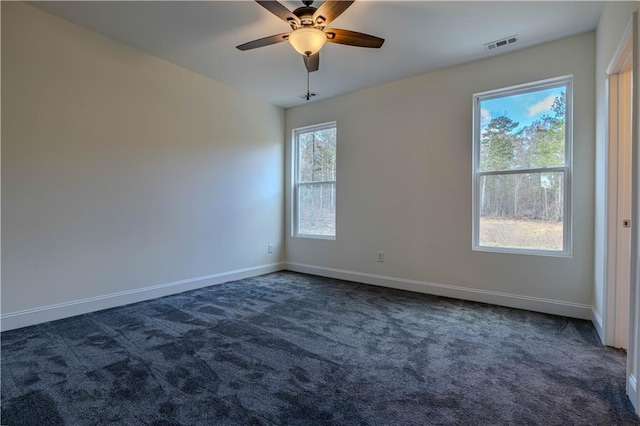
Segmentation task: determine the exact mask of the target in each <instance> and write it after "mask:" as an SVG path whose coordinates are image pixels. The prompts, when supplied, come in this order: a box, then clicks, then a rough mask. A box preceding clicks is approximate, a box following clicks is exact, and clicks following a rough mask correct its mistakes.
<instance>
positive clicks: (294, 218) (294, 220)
mask: <svg viewBox="0 0 640 426" xmlns="http://www.w3.org/2000/svg"><path fill="white" fill-rule="evenodd" d="M331 128H335V129H336V139H337V133H338V125H337V122H335V121H330V122H328V123H322V124H315V125H312V126H305V127H298V128H296V129H293V131H292V137H291V154H292V160H293V161H292V165H293V167H292V168H291V182H292V185H291V192H292V194H293V196H292V197H291V236H292V237H294V238H309V239H316V240H335V239H336V236H337V235H338V218H337V212H338V200H337V193H338V180H337V173H336V180H329V181H317V182H302V183H299V182H298V169H299V164H298V162H299V158H298V134H300V133H307V132H309V131H318V130H325V129H331ZM337 149H338V148H337V142H336V151H337ZM336 156H337V152H336ZM336 164H337V159H336ZM329 183H332V184H333V185H334V186H335V188H336V200H335V203H336V218H335V222H336V232H335V235H318V234H301V233H299V232H298V229H299V228H300V227H299V216H298V206H299V205H300V204H299V202H298V197H299V195H300V191H299V190H298V188H299V187H300V186H309V185H320V184H329Z"/></svg>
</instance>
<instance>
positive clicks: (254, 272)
mask: <svg viewBox="0 0 640 426" xmlns="http://www.w3.org/2000/svg"><path fill="white" fill-rule="evenodd" d="M283 269H285V263H284V262H278V263H271V264H267V265H260V266H254V267H250V268H243V269H236V270H234V271H227V272H221V273H218V274H212V275H206V276H203V277H196V278H189V279H186V280H181V281H175V282H171V283H165V284H158V285H153V286H150V287H144V288H138V289H135V290H127V291H121V292H118V293H112V294H105V295H102V296H96V297H90V298H87V299H81V300H72V301H70V302H64V303H58V304H55V305H48V306H42V307H38V308H33V309H25V310H23V311H17V312H10V313H8V314H2V315H1V316H0V330H2V331H7V330H13V329H15V328H21V327H27V326H30V325H35V324H40V323H43V322H47V321H54V320H58V319H62V318H67V317H72V316H75V315H81V314H86V313H89V312H95V311H100V310H103V309H109V308H115V307H117V306H123V305H128V304H130V303H137V302H142V301H145V300H150V299H155V298H158V297H163V296H168V295H171V294H176V293H182V292H184V291H189V290H195V289H198V288H202V287H208V286H211V285H216V284H222V283H226V282H229V281H235V280H240V279H243V278H250V277H255V276H258V275H263V274H268V273H270V272H276V271H281V270H283Z"/></svg>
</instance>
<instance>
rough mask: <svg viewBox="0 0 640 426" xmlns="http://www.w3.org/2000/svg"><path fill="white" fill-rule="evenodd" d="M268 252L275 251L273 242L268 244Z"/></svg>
mask: <svg viewBox="0 0 640 426" xmlns="http://www.w3.org/2000/svg"><path fill="white" fill-rule="evenodd" d="M267 253H273V244H267Z"/></svg>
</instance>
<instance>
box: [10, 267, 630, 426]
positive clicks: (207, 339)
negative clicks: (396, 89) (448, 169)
mask: <svg viewBox="0 0 640 426" xmlns="http://www.w3.org/2000/svg"><path fill="white" fill-rule="evenodd" d="M1 337H2V352H1V356H2V416H1V417H2V424H6V425H12V426H13V425H25V424H29V425H38V426H43V425H58V424H66V425H73V426H75V425H100V424H122V425H158V426H160V425H234V424H237V425H252V424H266V425H270V424H277V425H279V424H287V425H314V424H322V425H324V424H327V425H328V424H345V425H366V424H369V425H442V424H464V425H497V424H509V425H511V424H514V425H523V424H536V425H612V424H615V425H640V420H639V419H638V417H637V416H635V415H634V414H633V410H632V407H631V404H630V402H629V400H628V398H627V397H626V395H625V390H624V376H625V354H624V353H623V352H621V351H617V350H614V349H611V348H607V347H604V346H602V345H600V344H599V343H598V341H597V338H596V334H595V330H594V329H593V326H592V325H591V324H590V323H589V322H587V321H580V320H573V319H568V318H563V317H556V316H551V315H543V314H536V313H532V312H527V311H519V310H514V309H508V308H501V307H495V306H489V305H483V304H478V303H471V302H463V301H458V300H452V299H445V298H438V297H433V296H426V295H420V294H415V293H409V292H403V291H397V290H391V289H385V288H378V287H373V286H366V285H360V284H355V283H350V282H344V281H339V280H331V279H325V278H319V277H313V276H309V275H302V274H296V273H291V272H279V273H274V274H269V275H265V276H261V277H256V278H251V279H246V280H241V281H236V282H231V283H227V284H223V285H219V286H213V287H209V288H205V289H200V290H196V291H192V292H189V293H183V294H180V295H176V296H169V297H165V298H162V299H156V300H153V301H149V302H143V303H138V304H135V305H129V306H125V307H121V308H115V309H111V310H107V311H102V312H97V313H93V314H88V315H83V316H79V317H75V318H70V319H65V320H60V321H55V322H51V323H46V324H42V325H38V326H33V327H28V328H23V329H19V330H14V331H9V332H5V333H2V336H1Z"/></svg>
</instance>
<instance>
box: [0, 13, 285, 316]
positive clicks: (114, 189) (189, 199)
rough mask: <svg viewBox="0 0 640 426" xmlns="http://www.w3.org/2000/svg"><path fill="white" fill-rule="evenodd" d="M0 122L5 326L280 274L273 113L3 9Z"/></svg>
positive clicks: (84, 35) (97, 40)
mask: <svg viewBox="0 0 640 426" xmlns="http://www.w3.org/2000/svg"><path fill="white" fill-rule="evenodd" d="M2 124H3V126H2V209H3V211H2V228H3V235H2V236H3V240H2V278H3V282H2V314H3V316H2V318H3V324H2V325H3V328H4V329H7V328H12V327H15V326H20V325H26V324H28V323H32V322H34V321H38V320H47V319H53V318H55V317H60V316H64V315H71V314H74V313H80V312H83V311H87V310H92V309H94V308H100V307H108V306H113V305H114V304H119V303H127V302H130V301H133V300H136V298H137V299H144V298H146V297H153V296H158V295H161V294H166V293H170V292H175V291H180V290H184V289H186V288H193V287H197V286H202V285H206V284H211V283H212V282H214V281H218V282H219V281H223V280H225V279H229V278H235V277H238V276H241V275H247V274H259V273H262V272H265V271H268V270H272V269H274V268H275V269H277V268H280V267H282V264H279V263H278V262H281V261H283V259H284V250H283V244H282V238H283V227H282V217H283V215H284V212H283V203H284V201H283V200H284V198H283V197H284V194H283V192H284V175H283V160H284V146H283V140H284V137H283V129H284V112H283V110H281V109H280V108H276V107H273V106H269V105H266V104H264V103H261V102H260V101H258V100H256V99H253V98H251V97H249V96H245V95H244V94H241V93H239V92H236V91H234V90H232V89H230V88H228V87H225V86H223V85H221V84H218V83H216V82H214V81H211V80H208V79H206V78H204V77H202V76H199V75H197V74H194V73H192V72H190V71H187V70H185V69H182V68H180V67H177V66H175V65H172V64H170V63H167V62H165V61H162V60H160V59H158V58H155V57H153V56H150V55H147V54H144V53H141V52H139V51H137V50H134V49H132V48H129V47H127V46H124V45H122V44H119V43H117V42H114V41H112V40H109V39H107V38H104V37H101V36H99V35H97V34H95V33H93V32H90V31H87V30H86V29H84V28H81V27H79V26H76V25H74V24H71V23H69V22H66V21H63V20H61V19H58V18H56V17H53V16H52V15H49V14H47V13H44V12H42V11H39V10H37V9H34V8H32V7H31V6H28V5H25V4H22V3H15V2H2ZM268 243H273V244H274V245H275V248H276V250H275V251H276V252H275V253H274V254H267V244H268ZM198 278H203V279H202V280H200V281H198V280H197V279H198ZM193 279H196V281H193ZM184 280H186V281H184ZM176 282H179V284H181V285H176V286H169V287H162V286H163V285H165V284H171V283H176ZM153 286H156V287H154V291H152V292H146V293H145V292H142V293H140V292H138V290H140V289H145V288H146V289H148V288H149V287H153ZM158 286H159V287H158ZM114 294H116V295H118V297H115V298H112V299H105V298H104V296H108V295H114ZM81 299H83V300H84V299H88V300H84V302H86V303H84V304H83V303H80V304H79V305H78V304H77V303H75V302H74V301H78V300H81ZM80 305H82V306H80ZM58 308H59V309H58ZM23 314H24V315H23ZM38 315H40V316H38Z"/></svg>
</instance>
